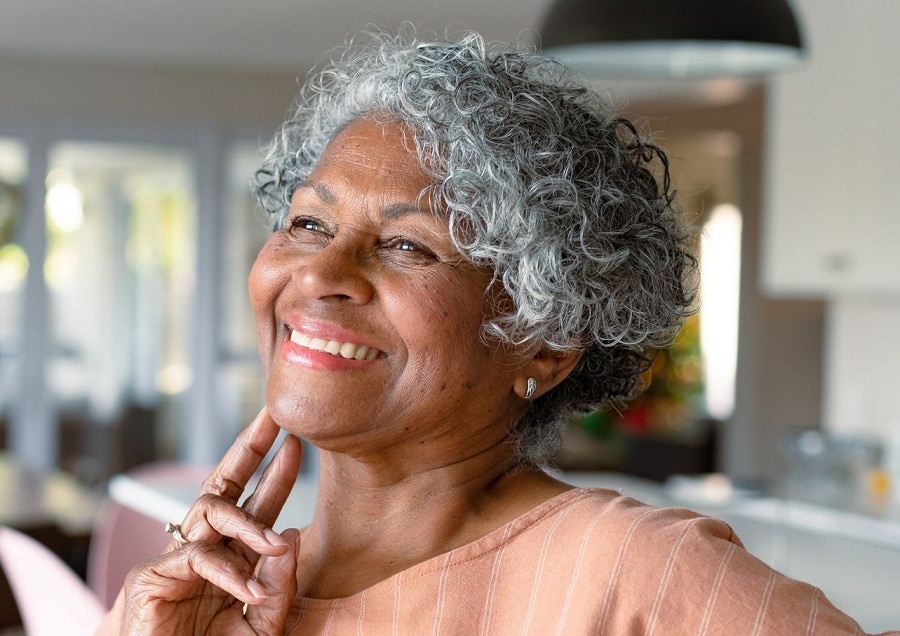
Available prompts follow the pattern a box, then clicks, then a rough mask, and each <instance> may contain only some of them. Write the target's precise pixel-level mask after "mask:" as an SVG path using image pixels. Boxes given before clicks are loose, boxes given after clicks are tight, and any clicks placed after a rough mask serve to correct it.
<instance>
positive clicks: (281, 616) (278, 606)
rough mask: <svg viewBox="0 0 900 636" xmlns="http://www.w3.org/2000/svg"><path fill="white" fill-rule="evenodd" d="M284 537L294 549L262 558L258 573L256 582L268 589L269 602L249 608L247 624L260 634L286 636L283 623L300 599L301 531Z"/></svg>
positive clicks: (291, 531)
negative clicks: (298, 587) (299, 553)
mask: <svg viewBox="0 0 900 636" xmlns="http://www.w3.org/2000/svg"><path fill="white" fill-rule="evenodd" d="M281 536H282V537H283V538H284V540H285V541H286V542H287V544H288V545H289V546H291V549H289V550H288V551H287V552H285V553H284V554H281V555H278V556H263V557H262V559H261V560H260V564H259V568H258V569H257V575H256V579H257V580H258V581H259V582H260V583H261V584H262V585H263V587H264V588H265V590H266V592H267V595H268V598H267V599H266V601H265V602H264V603H261V604H259V605H248V606H247V614H246V619H247V622H248V623H250V626H251V627H252V628H253V630H254V632H255V633H257V634H281V633H284V623H285V621H286V620H287V616H288V613H289V612H290V610H291V605H292V604H293V602H294V597H295V596H296V595H297V549H298V548H299V546H300V531H299V530H297V529H296V528H290V529H288V530H285V531H284V532H283V533H281Z"/></svg>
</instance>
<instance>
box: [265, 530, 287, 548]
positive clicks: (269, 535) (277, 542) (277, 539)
mask: <svg viewBox="0 0 900 636" xmlns="http://www.w3.org/2000/svg"><path fill="white" fill-rule="evenodd" d="M264 534H265V535H266V541H268V542H269V544H270V545H273V546H282V545H287V544H288V543H287V541H285V540H284V537H282V536H281V535H280V534H278V533H277V532H275V531H274V530H272V529H271V528H266V531H265V533H264Z"/></svg>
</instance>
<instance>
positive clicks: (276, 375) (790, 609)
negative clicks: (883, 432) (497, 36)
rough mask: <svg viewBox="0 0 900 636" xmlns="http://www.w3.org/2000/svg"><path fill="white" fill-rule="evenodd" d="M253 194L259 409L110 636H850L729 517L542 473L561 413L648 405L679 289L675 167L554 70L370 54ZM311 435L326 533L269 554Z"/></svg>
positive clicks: (685, 282)
mask: <svg viewBox="0 0 900 636" xmlns="http://www.w3.org/2000/svg"><path fill="white" fill-rule="evenodd" d="M256 184H257V190H258V195H259V198H260V201H261V203H262V205H263V207H264V208H265V209H266V210H267V211H268V213H269V214H270V215H271V217H272V221H273V224H274V228H275V231H274V234H273V235H272V237H271V238H270V239H269V241H268V242H267V243H266V245H265V246H264V247H263V249H262V251H261V252H260V254H259V258H258V260H257V262H256V264H255V266H254V268H253V271H252V273H251V275H250V283H249V284H250V296H251V299H252V303H253V307H254V310H255V315H256V322H257V328H258V332H259V349H260V355H261V357H262V362H263V366H264V368H265V371H266V377H267V394H266V409H264V410H263V412H262V413H260V415H259V416H258V417H257V418H256V420H255V421H254V422H253V423H252V424H251V425H250V426H249V427H248V428H247V429H246V430H245V431H244V432H243V433H242V434H241V435H240V437H239V438H238V440H237V441H236V443H235V445H234V446H233V447H232V449H231V450H230V451H229V453H228V454H227V455H226V457H225V458H224V459H223V460H222V462H221V464H220V465H219V467H218V468H217V469H216V470H215V472H214V473H213V474H212V475H211V476H210V478H209V479H208V480H207V482H206V483H205V485H204V487H203V494H202V495H201V496H200V498H199V499H197V501H196V503H195V504H194V505H193V507H192V508H191V510H190V512H189V513H188V515H187V517H186V518H185V519H184V520H183V521H182V523H181V524H180V526H175V527H173V528H171V530H172V531H173V533H174V538H173V541H172V544H171V545H170V548H169V549H168V551H167V552H166V553H165V554H163V555H162V556H160V557H158V558H157V559H155V560H153V561H150V562H148V563H145V564H143V565H141V566H139V567H137V568H135V569H134V570H133V571H132V572H131V574H130V575H129V578H128V581H127V583H126V585H125V588H124V590H123V592H122V594H120V596H119V600H118V601H117V603H116V606H115V608H114V609H113V611H112V612H111V613H110V615H109V616H108V618H107V620H106V622H105V624H104V626H103V627H102V629H103V630H105V631H109V632H117V631H122V632H128V633H132V632H147V633H223V634H224V633H229V634H230V633H256V634H281V633H294V634H310V633H319V632H328V633H338V634H343V633H349V632H351V631H353V632H354V633H355V632H359V633H369V634H372V633H379V634H380V633H387V632H393V633H403V634H412V633H423V632H426V631H427V632H434V633H444V634H463V633H465V634H469V633H484V634H489V633H492V634H509V633H524V632H530V633H535V634H545V633H564V634H583V633H598V632H604V633H625V632H627V633H631V632H634V631H641V632H644V631H646V632H650V631H653V630H654V629H655V630H657V631H658V632H660V633H682V632H684V633H687V632H690V633H698V632H700V633H702V632H708V633H717V634H721V633H729V634H738V633H749V632H753V631H756V632H766V633H811V632H817V633H822V632H823V631H829V630H832V631H829V633H834V632H843V631H846V632H848V633H853V632H858V631H859V628H858V627H857V625H856V624H855V623H854V622H853V621H852V620H850V619H849V618H847V617H846V616H844V615H843V614H841V613H840V612H838V611H837V610H836V609H835V608H834V607H833V606H832V605H830V604H829V603H828V601H827V600H825V598H824V597H823V596H822V595H821V594H820V592H819V591H818V590H816V589H814V588H812V587H810V586H808V585H805V584H803V583H799V582H796V581H793V580H790V579H788V578H786V577H784V576H782V575H780V574H778V573H776V572H774V571H772V570H771V569H769V568H768V567H767V566H765V565H764V564H762V563H761V562H760V561H758V560H756V559H755V558H753V557H752V556H750V555H749V554H747V553H746V552H745V551H744V550H743V549H742V548H741V544H740V542H739V541H738V540H737V538H736V537H735V536H734V535H733V533H732V531H731V530H730V528H729V527H728V526H727V525H726V524H724V523H722V522H719V521H716V520H713V519H709V518H706V517H701V516H698V515H696V514H693V513H690V512H687V511H683V510H669V509H654V508H651V507H647V506H645V505H642V504H640V503H638V502H635V501H633V500H630V499H627V498H624V497H621V496H619V495H618V494H617V493H615V492H611V491H606V490H598V489H578V488H573V487H571V486H569V485H567V484H564V483H561V482H559V481H557V480H556V479H554V478H553V477H551V476H550V475H549V474H548V473H547V472H545V470H543V468H542V467H543V466H545V465H547V462H548V461H549V460H551V459H552V458H553V456H554V453H555V451H556V450H557V448H558V446H559V443H560V438H561V435H562V429H563V426H564V422H565V420H566V418H567V417H568V416H569V415H571V414H572V413H573V412H581V411H586V410H590V409H594V408H597V407H599V406H601V405H603V404H605V403H608V402H609V401H611V400H620V399H623V398H626V397H628V396H629V395H630V394H631V393H632V392H633V391H634V390H635V388H636V384H637V380H638V377H639V375H640V373H641V371H642V370H643V369H644V368H645V366H646V361H647V351H648V348H650V347H657V346H660V345H663V344H664V343H666V342H667V341H668V340H669V339H670V338H671V337H672V335H673V333H674V332H675V331H677V329H678V327H679V324H680V321H681V319H682V318H683V317H684V316H685V315H687V314H688V313H690V311H691V302H692V289H693V286H692V284H691V283H690V279H691V276H692V274H693V271H694V259H693V257H692V256H691V254H690V252H689V250H688V249H687V246H688V245H689V240H688V232H687V231H686V227H685V226H684V225H683V224H682V222H681V221H680V220H679V217H678V215H677V214H676V212H675V211H674V210H673V206H672V194H671V193H670V192H669V184H668V172H667V165H666V159H665V156H664V155H663V153H662V152H661V151H660V150H659V149H657V148H656V147H655V146H654V145H653V144H651V143H649V142H647V141H645V140H644V139H642V138H641V137H640V136H639V135H638V134H637V132H636V130H635V128H634V127H633V126H632V125H631V124H630V123H628V122H627V121H625V120H622V119H619V118H617V117H616V116H615V115H613V114H612V113H611V112H610V111H609V110H608V108H607V107H606V106H605V105H604V104H603V103H602V101H601V100H600V98H599V97H598V95H596V94H594V93H592V92H590V91H589V90H587V89H586V88H584V87H583V86H581V85H578V84H577V83H575V82H574V80H573V79H572V78H570V77H568V75H567V73H566V72H565V71H564V69H561V68H560V67H558V66H557V65H555V64H553V63H551V62H549V61H547V60H545V59H543V58H541V57H540V56H538V55H536V54H534V53H525V52H521V51H515V50H510V49H495V48H492V47H488V46H486V45H485V44H484V42H483V41H482V39H481V38H480V37H478V36H476V35H469V36H467V37H465V38H463V39H461V40H460V41H457V42H449V43H446V42H422V41H412V42H405V41H404V40H403V39H402V38H393V37H388V36H383V35H377V36H373V37H372V41H371V42H369V43H368V44H367V45H365V46H362V47H351V48H349V49H348V50H346V52H345V53H344V54H343V55H342V56H340V57H339V58H338V59H336V60H334V61H332V62H330V63H329V64H328V65H326V66H325V67H324V68H323V69H321V70H319V71H318V72H317V73H316V74H314V75H312V76H311V79H310V80H309V81H308V82H307V84H306V86H305V88H304V90H303V92H302V93H301V96H300V98H299V100H298V102H297V105H296V110H295V112H294V114H293V116H292V118H291V119H290V120H289V121H288V122H287V123H286V124H285V125H284V126H283V128H282V129H281V131H280V133H279V134H278V135H277V137H276V138H275V140H274V141H273V143H272V145H271V148H270V150H269V153H268V158H267V159H266V161H265V164H264V166H263V167H262V168H261V169H260V171H259V172H258V174H257V182H256ZM280 430H284V431H286V432H287V435H286V436H285V437H284V441H283V443H282V444H281V446H280V449H279V450H278V452H277V453H276V454H275V455H274V458H273V459H272V460H271V462H270V463H269V464H268V466H267V467H266V469H265V472H264V473H263V476H262V477H261V479H260V481H259V485H258V487H257V488H256V490H255V492H254V493H253V494H252V495H251V496H250V497H249V499H247V500H246V501H245V502H243V503H239V499H240V498H242V496H243V494H244V489H245V486H246V485H247V483H248V480H249V479H250V478H251V476H252V475H253V473H254V472H255V471H256V470H257V469H258V468H259V466H260V464H261V463H262V460H263V457H264V456H266V454H267V452H268V451H269V449H270V447H271V446H272V445H273V444H274V441H275V439H276V437H277V435H278V433H279V431H280ZM299 438H303V439H305V440H307V441H308V442H309V443H311V444H313V445H315V446H316V447H317V448H318V449H319V455H320V458H319V459H320V475H319V493H318V499H317V502H316V507H315V514H314V516H313V519H312V522H311V523H310V525H309V526H308V527H306V528H303V529H293V528H291V529H287V530H285V531H284V532H282V533H281V534H278V533H276V532H275V531H274V530H273V529H272V525H273V524H274V523H275V522H276V519H277V517H278V513H279V510H280V509H281V506H282V505H283V503H284V501H285V499H286V497H287V495H288V493H289V492H290V490H291V487H292V485H293V482H294V480H295V478H296V475H297V472H298V468H299V463H300V448H301V447H300V443H299Z"/></svg>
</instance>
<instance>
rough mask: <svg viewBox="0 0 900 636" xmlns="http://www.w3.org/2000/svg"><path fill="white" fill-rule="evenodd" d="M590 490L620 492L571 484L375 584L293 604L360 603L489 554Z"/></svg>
mask: <svg viewBox="0 0 900 636" xmlns="http://www.w3.org/2000/svg"><path fill="white" fill-rule="evenodd" d="M592 493H606V494H607V495H608V496H609V497H610V498H614V497H617V496H619V493H617V492H615V491H606V490H604V489H599V488H581V487H573V488H571V489H569V490H567V491H565V492H562V493H560V494H558V495H555V496H553V497H551V498H550V499H547V500H546V501H544V502H542V503H540V504H538V505H537V506H535V507H534V508H532V509H531V510H529V511H527V512H525V513H523V514H521V515H520V516H518V517H516V518H515V519H512V520H511V521H508V522H507V523H505V524H504V525H502V526H500V527H499V528H497V529H496V530H493V531H491V532H489V533H488V534H486V535H484V536H483V537H481V538H479V539H475V540H474V541H471V542H470V543H467V544H465V545H461V546H459V547H457V548H453V549H452V550H449V551H447V552H444V553H443V554H438V555H436V556H434V557H431V558H430V559H427V560H425V561H422V562H421V563H417V564H415V565H413V566H411V567H409V568H406V569H405V570H401V571H400V572H397V573H396V574H393V575H391V576H389V577H388V578H386V579H383V580H381V581H379V582H378V583H375V584H374V585H372V586H370V587H368V588H366V589H364V590H361V591H359V592H357V593H356V594H352V595H350V596H345V597H339V598H333V599H324V598H311V597H305V596H298V597H297V599H296V600H295V604H297V605H299V608H300V609H302V610H304V611H305V610H323V609H327V610H331V609H334V608H337V607H350V606H354V605H358V604H360V603H361V602H362V601H363V599H371V598H373V597H377V596H381V595H383V594H391V595H393V593H394V586H395V583H396V580H397V578H398V577H402V578H403V580H404V581H405V582H408V581H411V580H415V579H417V578H420V577H424V576H428V575H429V574H431V573H432V572H434V571H436V570H442V569H444V568H446V567H448V565H452V566H455V565H458V564H462V563H466V562H468V561H471V560H473V559H477V558H480V557H482V556H484V555H486V554H490V553H492V552H495V551H496V550H498V549H500V548H501V547H502V546H504V545H506V544H508V543H510V542H511V541H512V540H513V539H515V538H516V537H517V536H519V535H521V534H522V533H523V532H525V531H527V530H528V529H530V528H532V527H534V526H535V525H536V524H537V523H538V522H540V521H542V520H543V519H545V518H547V517H550V516H551V515H553V514H555V513H557V512H559V511H560V510H562V509H564V508H565V507H566V506H570V505H572V504H574V503H576V502H577V501H579V500H580V499H583V498H584V497H586V496H587V495H589V494H592Z"/></svg>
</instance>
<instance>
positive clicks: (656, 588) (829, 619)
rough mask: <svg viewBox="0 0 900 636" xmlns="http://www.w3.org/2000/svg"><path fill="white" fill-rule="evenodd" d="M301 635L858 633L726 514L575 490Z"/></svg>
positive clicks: (318, 611) (300, 610) (364, 596)
mask: <svg viewBox="0 0 900 636" xmlns="http://www.w3.org/2000/svg"><path fill="white" fill-rule="evenodd" d="M288 625H289V629H288V630H287V632H289V633H295V634H417V635H418V634H435V635H437V634H454V635H455V634H466V635H468V634H504V635H506V634H538V635H544V634H566V635H569V634H601V633H602V634H716V635H718V634H727V635H729V636H731V635H739V634H791V635H793V634H862V633H863V632H862V630H861V629H860V628H859V626H858V625H857V624H856V623H855V622H854V621H853V620H852V619H851V618H849V617H848V616H846V615H845V614H843V613H841V612H840V611H838V610H837V609H836V608H835V607H834V606H833V605H832V604H831V603H830V602H829V601H828V600H827V599H826V598H825V597H824V596H823V595H822V592H821V591H820V590H818V589H817V588H815V587H813V586H811V585H808V584H806V583H802V582H799V581H796V580H794V579H791V578H788V577H786V576H784V575H782V574H779V573H778V572H776V571H775V570H773V569H771V568H770V567H769V566H767V565H765V564H764V563H763V562H762V561H760V560H758V559H756V558H755V557H753V556H752V555H750V554H749V553H748V552H747V551H746V550H744V549H743V547H742V546H741V543H740V541H739V540H738V539H737V537H736V536H735V535H734V533H733V531H732V530H731V528H730V527H729V526H728V525H727V524H725V523H724V522H722V521H718V520H716V519H711V518H709V517H704V516H700V515H698V514H696V513H693V512H689V511H687V510H682V509H674V508H653V507H650V506H646V505H643V504H641V503H638V502H636V501H634V500H633V499H629V498H627V497H622V496H620V495H619V494H618V493H616V492H613V491H609V490H599V489H590V488H581V489H574V490H570V491H567V492H565V493H563V494H561V495H558V496H556V497H554V498H553V499H550V500H549V501H546V502H545V503H543V504H541V505H540V506H538V507H537V508H535V509H533V510H531V511H530V512H528V513H526V514H525V515H523V516H521V517H519V518H517V519H515V520H513V521H511V522H509V523H508V524H506V525H505V526H503V527H502V528H499V529H498V530H496V531H494V532H492V533H490V534H488V535H487V536H485V537H483V538H481V539H479V540H478V541H475V542H473V543H470V544H468V545H465V546H462V547H460V548H457V549H455V550H451V551H450V552H447V553H446V554H443V555H440V556H437V557H435V558H433V559H430V560H428V561H425V562H423V563H419V564H417V565H415V566H413V567H411V568H409V569H407V570H404V571H402V572H400V573H398V574H396V575H394V576H392V577H390V578H388V579H386V580H384V581H381V582H380V583H378V584H376V585H374V586H372V587H370V588H368V589H366V590H364V591H362V592H360V593H358V594H355V595H353V596H350V597H347V598H340V599H333V600H324V599H298V601H297V603H296V604H295V606H294V611H293V613H292V615H291V617H289V621H288Z"/></svg>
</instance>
